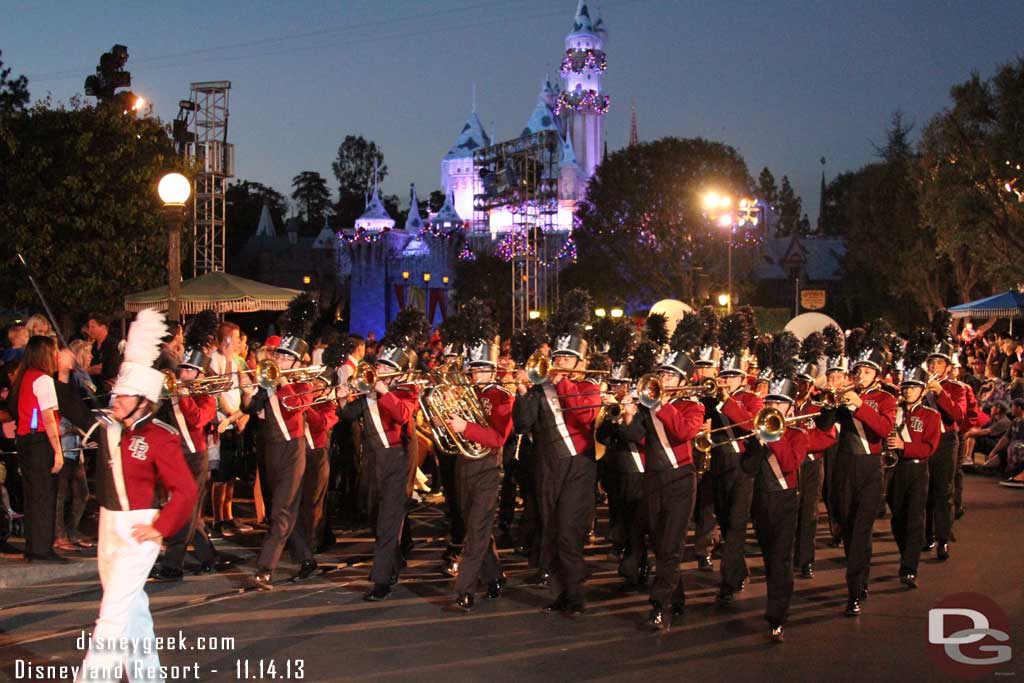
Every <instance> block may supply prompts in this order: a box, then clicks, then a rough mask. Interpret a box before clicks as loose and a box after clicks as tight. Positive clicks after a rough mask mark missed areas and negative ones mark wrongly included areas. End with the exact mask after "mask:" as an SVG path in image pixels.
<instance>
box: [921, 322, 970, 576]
mask: <svg viewBox="0 0 1024 683" xmlns="http://www.w3.org/2000/svg"><path fill="white" fill-rule="evenodd" d="M935 324H936V334H937V337H936V339H937V341H936V343H935V346H934V347H933V348H932V351H931V353H929V354H928V372H929V373H931V381H929V382H928V393H927V394H925V399H924V400H925V403H926V404H927V405H928V407H929V408H934V409H936V410H938V411H939V414H940V415H941V416H942V438H940V439H939V447H938V449H937V450H936V451H935V455H933V456H932V457H931V459H930V460H929V461H928V472H929V481H928V507H927V514H926V521H925V549H926V550H931V549H932V547H934V548H935V553H936V557H938V559H939V560H941V561H945V560H948V559H949V541H950V540H951V539H952V538H953V475H954V472H955V470H956V454H957V451H958V450H959V439H960V433H959V431H958V430H959V423H960V422H962V421H963V420H964V419H965V415H966V412H967V396H966V391H965V389H964V385H963V384H961V383H960V382H957V381H956V380H954V379H953V378H952V376H951V372H950V371H951V370H952V369H953V356H954V355H955V354H956V346H955V344H954V343H953V342H952V341H951V340H950V339H949V337H948V334H949V313H948V311H940V312H939V313H937V314H936V316H935Z"/></svg>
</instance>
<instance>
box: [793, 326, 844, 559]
mask: <svg viewBox="0 0 1024 683" xmlns="http://www.w3.org/2000/svg"><path fill="white" fill-rule="evenodd" d="M824 350H825V338H824V337H823V336H822V335H821V333H820V332H814V333H812V334H809V335H807V336H806V337H804V340H803V342H801V344H800V361H801V362H800V366H799V368H798V369H797V373H796V380H795V383H796V392H797V394H796V395H797V399H796V405H795V410H796V414H797V415H808V414H810V413H817V412H820V411H821V409H822V407H821V406H820V405H819V404H817V403H816V402H815V400H814V399H815V389H814V380H815V378H816V377H817V376H818V368H819V365H818V364H819V362H820V360H821V355H822V353H823V352H824ZM835 443H836V441H835V439H833V440H832V441H831V442H829V444H828V446H833V445H835ZM824 456H825V451H824V449H823V450H820V451H813V450H811V451H808V453H807V457H806V458H804V460H803V464H801V465H800V473H799V474H800V476H799V491H800V513H799V515H798V516H797V522H796V543H795V545H794V552H793V566H795V567H796V568H797V569H799V570H800V576H801V577H802V578H805V579H812V578H814V539H815V537H816V536H817V535H818V500H819V499H820V498H821V488H822V475H823V472H824V469H823V465H824Z"/></svg>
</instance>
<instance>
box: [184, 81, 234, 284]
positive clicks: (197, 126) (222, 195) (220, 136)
mask: <svg viewBox="0 0 1024 683" xmlns="http://www.w3.org/2000/svg"><path fill="white" fill-rule="evenodd" d="M191 88H192V94H191V99H192V102H194V103H195V108H196V111H195V115H194V117H193V119H192V132H193V134H194V136H195V137H194V138H193V139H192V141H191V142H189V144H188V148H187V150H188V159H189V161H191V162H192V163H193V164H195V165H196V167H197V169H198V172H197V174H196V192H195V201H194V202H193V221H192V226H193V230H194V239H193V250H192V264H193V272H192V274H193V276H198V275H205V274H206V273H216V272H223V271H224V255H225V232H226V231H225V219H226V216H227V179H228V178H232V177H234V175H235V148H234V145H231V144H228V141H227V138H228V91H230V90H231V81H204V82H201V83H192V85H191Z"/></svg>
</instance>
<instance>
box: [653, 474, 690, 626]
mask: <svg viewBox="0 0 1024 683" xmlns="http://www.w3.org/2000/svg"><path fill="white" fill-rule="evenodd" d="M695 490H696V482H695V480H694V474H693V466H692V465H686V466H685V467H680V468H677V469H672V470H664V471H661V472H646V473H645V474H644V498H645V499H646V502H647V515H648V519H649V520H650V529H651V540H652V542H653V543H654V557H655V564H656V567H655V575H654V583H653V584H652V585H651V603H652V604H653V605H656V606H659V607H663V606H665V605H669V604H672V605H676V604H682V603H683V602H685V600H686V591H685V589H684V588H683V575H682V573H681V572H680V571H679V562H680V561H681V560H682V559H683V544H684V543H685V541H686V530H687V527H688V526H689V523H690V515H691V514H693V497H694V492H695Z"/></svg>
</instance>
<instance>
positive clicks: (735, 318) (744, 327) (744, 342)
mask: <svg viewBox="0 0 1024 683" xmlns="http://www.w3.org/2000/svg"><path fill="white" fill-rule="evenodd" d="M749 323H750V321H749V320H748V319H747V316H745V315H743V314H742V313H739V312H737V313H730V314H729V315H727V316H725V318H724V319H723V320H722V329H721V330H720V331H719V333H718V345H719V346H721V347H722V353H729V354H733V355H738V354H740V353H742V352H743V349H745V348H747V346H748V344H749V343H750V326H749Z"/></svg>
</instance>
